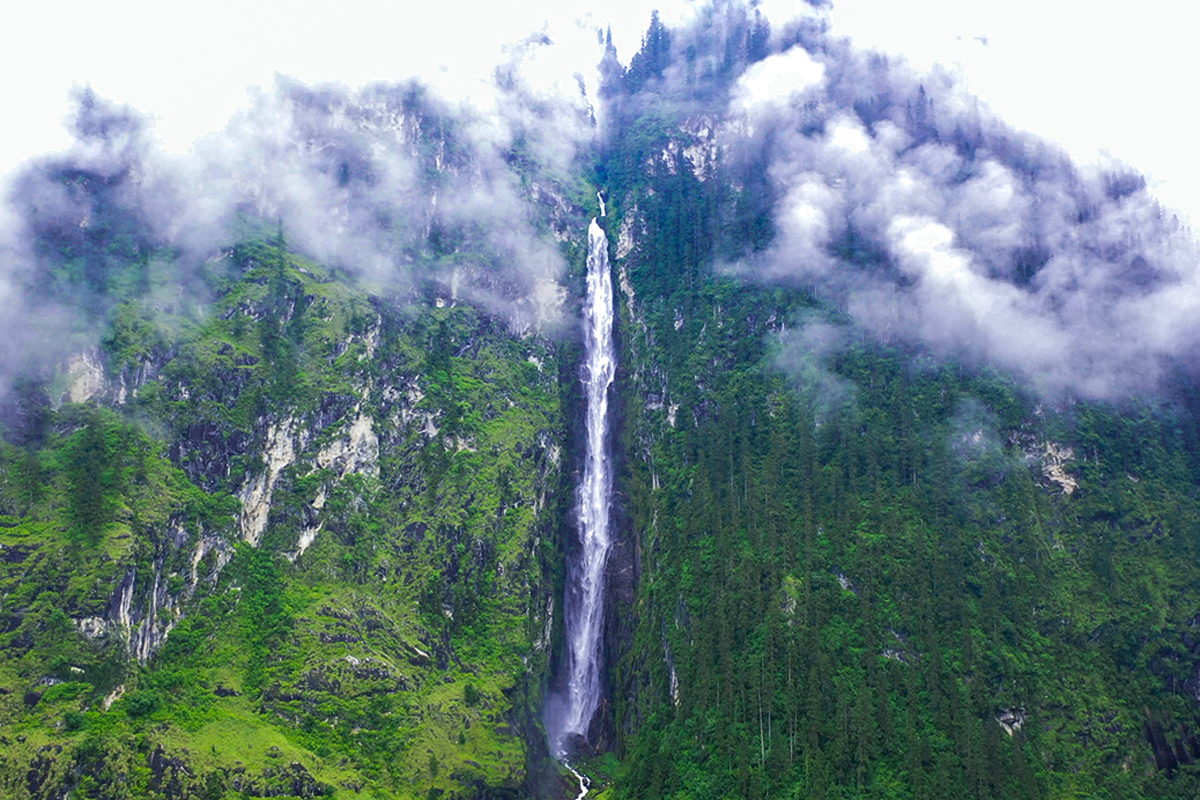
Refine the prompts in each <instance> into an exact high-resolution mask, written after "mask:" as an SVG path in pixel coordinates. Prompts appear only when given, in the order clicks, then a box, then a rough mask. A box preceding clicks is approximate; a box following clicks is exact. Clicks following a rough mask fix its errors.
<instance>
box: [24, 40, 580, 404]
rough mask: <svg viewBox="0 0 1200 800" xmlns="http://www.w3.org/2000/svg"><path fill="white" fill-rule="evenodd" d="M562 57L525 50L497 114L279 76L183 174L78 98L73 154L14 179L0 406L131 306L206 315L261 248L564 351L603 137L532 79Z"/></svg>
mask: <svg viewBox="0 0 1200 800" xmlns="http://www.w3.org/2000/svg"><path fill="white" fill-rule="evenodd" d="M550 46H552V42H550V41H549V40H548V39H546V38H545V37H544V36H542V37H535V38H534V39H531V40H529V41H527V42H523V43H521V45H520V46H518V47H514V48H513V49H511V50H510V52H509V54H508V55H509V60H508V62H507V63H505V64H502V65H500V66H499V67H498V68H497V70H496V72H495V80H494V82H495V92H494V95H493V96H494V106H493V107H492V108H490V109H489V110H488V111H486V112H485V111H481V110H479V109H478V108H475V107H473V106H471V105H470V104H468V103H466V102H461V103H450V102H448V101H446V100H444V99H443V98H441V97H439V96H438V95H437V94H436V93H435V92H434V91H433V90H432V89H430V88H429V87H428V86H426V85H425V84H423V83H421V82H420V81H417V80H410V81H404V82H396V83H378V84H373V85H369V86H366V87H363V88H361V89H350V88H347V87H345V86H341V85H337V84H323V85H308V84H304V83H302V82H300V81H296V80H293V79H290V78H287V77H284V76H279V77H277V79H276V82H275V85H274V86H273V87H272V88H271V89H270V90H266V91H258V92H256V93H255V94H254V96H253V97H252V101H251V103H250V106H249V108H247V109H246V110H244V111H242V112H239V113H238V114H237V115H235V116H234V117H233V118H232V119H231V120H229V122H228V123H227V125H226V126H225V127H224V128H223V129H222V130H221V131H219V132H218V133H215V134H212V135H209V136H207V137H205V138H203V139H201V140H200V141H198V142H197V143H196V144H195V145H194V147H193V148H192V150H191V152H189V153H188V154H186V155H182V156H181V155H174V154H170V153H168V152H165V151H164V150H162V149H161V148H160V147H159V146H158V145H157V143H156V140H155V138H154V136H153V130H152V123H151V120H150V118H149V117H148V116H147V115H146V114H143V113H141V112H140V111H138V110H135V109H132V108H130V107H128V106H125V105H122V104H120V103H119V102H114V101H111V100H108V99H105V98H102V97H99V96H98V95H97V94H96V93H95V92H93V91H92V90H91V89H90V88H82V87H81V88H77V89H76V90H75V92H74V98H73V103H74V109H73V111H72V114H71V117H70V118H69V120H68V123H67V124H68V129H69V131H70V133H71V136H72V145H71V146H70V147H69V148H68V149H67V150H66V151H64V152H62V153H59V154H55V155H52V156H46V157H42V158H38V159H34V160H32V161H29V162H27V163H26V164H24V165H23V166H22V167H21V168H20V169H18V170H16V171H15V173H14V174H13V176H12V177H11V179H10V180H9V181H8V184H7V186H6V187H5V190H6V192H5V198H4V203H3V204H2V205H0V314H3V316H4V318H5V319H6V320H8V321H9V323H10V327H11V329H12V330H13V335H12V336H10V337H9V338H8V339H7V340H6V343H5V344H4V345H3V346H0V387H3V388H0V392H3V391H5V390H6V389H7V388H8V387H9V386H10V384H11V382H12V380H13V378H14V377H15V376H16V375H18V374H22V373H31V372H32V373H38V374H41V375H42V376H43V377H45V376H46V375H47V374H50V373H52V372H53V371H54V369H55V368H56V367H57V366H59V365H61V364H62V363H63V361H64V359H66V358H67V357H68V356H69V355H71V354H73V353H78V352H80V351H81V350H82V349H85V348H88V347H92V346H95V345H96V344H97V343H98V342H99V340H100V337H101V335H102V331H103V329H104V327H105V324H106V321H107V313H108V311H109V309H110V308H111V307H112V306H113V305H114V304H115V303H117V302H120V301H122V300H125V299H130V298H136V299H138V300H139V302H142V303H144V304H147V305H149V306H151V307H153V308H155V309H157V310H165V311H168V312H170V313H191V314H203V313H204V305H205V302H206V301H210V300H211V299H212V298H211V297H209V296H208V294H209V291H208V289H207V288H206V286H205V283H204V280H203V277H202V273H203V271H204V269H205V264H206V262H209V261H211V260H212V259H214V258H217V257H220V256H221V255H222V254H223V253H226V252H228V249H229V248H230V247H231V246H232V245H233V244H235V243H236V242H237V241H238V240H239V239H241V238H244V237H245V236H246V235H248V232H249V234H250V235H255V234H254V233H253V232H254V231H258V232H259V233H258V234H257V235H267V232H269V233H270V234H275V233H276V232H279V233H282V235H283V236H284V237H285V239H286V242H287V246H288V247H289V248H290V249H292V250H295V251H298V252H300V253H303V254H304V255H306V256H308V257H311V258H312V259H314V260H316V261H318V262H320V263H323V264H326V265H328V266H330V267H331V268H333V269H335V270H337V271H339V272H341V273H342V274H344V275H345V276H347V277H348V278H349V279H350V280H352V281H355V282H357V283H359V284H360V285H362V286H363V287H364V288H366V289H368V290H370V291H373V292H376V293H378V294H380V295H382V296H385V297H389V298H392V299H393V300H394V301H395V302H398V303H400V304H402V305H405V304H421V303H425V302H430V301H432V300H433V299H434V298H435V297H436V298H440V299H441V300H442V301H444V302H446V303H450V304H453V303H459V302H461V303H471V304H474V305H477V306H479V307H481V308H483V309H484V310H486V311H487V312H489V313H491V314H494V315H496V316H498V317H500V318H501V319H503V320H505V321H506V322H507V324H508V326H509V327H510V329H511V330H512V331H513V332H514V333H516V334H524V333H527V332H530V331H534V330H537V331H542V332H544V333H549V334H554V333H556V332H558V331H559V330H561V328H562V326H563V324H564V323H565V322H566V320H567V319H568V318H569V317H570V316H571V314H572V313H573V312H572V311H571V310H570V309H568V307H567V305H566V290H565V288H564V286H563V285H562V282H561V279H562V277H563V274H564V269H565V260H564V256H563V250H562V247H561V242H563V241H565V240H566V239H568V238H569V237H571V236H576V235H578V236H581V235H582V234H581V230H582V228H581V226H580V224H579V220H578V219H576V217H579V216H581V214H582V211H581V210H580V209H578V208H576V207H575V205H574V203H573V199H574V197H575V196H576V195H577V194H578V193H577V192H575V190H574V188H573V180H574V178H573V175H575V174H579V173H580V172H582V170H581V169H580V168H579V167H578V164H577V163H576V162H577V159H578V158H579V156H580V153H581V152H582V150H583V148H585V147H586V145H587V143H588V142H589V140H590V139H591V138H592V136H593V131H594V124H593V121H592V120H593V117H592V113H591V107H590V105H589V100H588V98H587V97H586V95H585V94H584V92H583V88H582V85H581V84H574V86H575V88H576V89H577V91H576V92H575V93H564V92H547V91H546V90H544V89H538V88H535V87H534V86H532V85H531V84H530V83H529V82H528V81H527V80H526V79H525V77H524V74H523V71H522V67H523V63H524V61H525V60H526V59H528V58H531V57H534V56H536V54H537V52H538V50H539V49H542V48H545V47H550ZM576 227H580V231H576V230H574V228H576Z"/></svg>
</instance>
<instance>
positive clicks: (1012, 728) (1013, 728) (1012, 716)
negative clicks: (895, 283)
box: [996, 708, 1025, 736]
mask: <svg viewBox="0 0 1200 800" xmlns="http://www.w3.org/2000/svg"><path fill="white" fill-rule="evenodd" d="M996 721H997V722H999V723H1000V727H1001V728H1004V732H1005V733H1007V734H1008V735H1009V736H1012V735H1013V734H1014V733H1016V732H1017V731H1019V730H1021V726H1022V725H1024V724H1025V709H1023V708H1004V709H1001V710H1000V713H999V715H997V717H996Z"/></svg>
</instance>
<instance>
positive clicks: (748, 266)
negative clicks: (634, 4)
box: [618, 2, 1200, 400]
mask: <svg viewBox="0 0 1200 800" xmlns="http://www.w3.org/2000/svg"><path fill="white" fill-rule="evenodd" d="M706 8H707V11H706V12H705V13H700V14H697V20H696V21H695V22H694V23H693V24H692V25H691V26H684V27H680V28H674V29H669V30H666V32H665V34H662V33H660V34H659V35H657V36H656V37H650V38H649V39H648V46H647V47H646V48H644V50H643V56H642V57H643V58H644V59H650V60H653V61H654V64H653V65H652V67H653V69H650V70H643V72H648V73H649V77H646V78H641V77H639V82H637V83H636V84H633V85H631V82H630V80H629V78H628V76H625V77H624V78H623V80H624V87H625V92H624V95H623V96H622V97H620V98H619V100H618V103H619V104H623V106H624V107H625V108H627V109H633V110H637V109H643V110H644V109H650V108H655V109H666V110H667V113H669V114H670V115H671V117H672V119H673V120H674V122H675V124H677V125H678V126H679V127H680V129H681V130H682V131H684V134H683V135H684V136H685V137H686V136H689V135H692V132H695V131H711V132H712V139H713V141H715V142H716V146H717V149H718V150H719V153H720V162H721V172H720V174H719V176H718V177H717V178H716V180H718V181H722V182H724V183H725V184H726V185H728V186H731V187H733V191H734V192H737V191H740V190H741V187H744V186H746V185H750V183H751V181H752V179H753V176H754V175H755V174H758V175H760V176H761V177H762V178H763V180H761V181H759V183H761V184H762V185H765V186H766V187H768V190H769V198H767V199H766V200H764V201H763V202H764V203H766V204H767V206H768V208H769V217H770V223H771V226H772V235H771V238H770V241H769V244H768V245H767V246H766V247H765V248H763V249H760V250H758V251H756V252H751V253H747V252H744V249H743V252H742V254H741V255H740V256H739V255H735V256H733V257H729V256H728V255H727V256H725V257H723V258H722V259H721V262H720V263H718V264H717V268H718V270H719V271H722V272H724V273H726V274H730V275H734V276H737V277H738V278H740V279H742V280H746V281H750V282H757V283H764V284H787V285H794V286H801V287H804V288H806V289H807V290H809V291H810V292H811V293H812V294H813V295H815V297H816V298H817V299H818V300H819V301H820V302H821V303H823V305H824V306H825V307H826V308H827V309H828V310H829V311H830V312H831V314H832V316H831V318H832V319H838V320H840V321H841V323H842V324H844V325H848V326H852V327H855V328H857V329H859V331H860V332H864V331H865V332H866V333H868V334H870V335H871V336H873V337H875V338H876V339H878V340H879V341H882V342H892V343H907V344H911V345H913V346H916V347H918V348H920V349H922V350H924V351H926V352H927V353H929V354H931V355H933V356H935V357H938V358H953V359H960V360H962V361H965V362H968V363H981V362H986V363H989V364H991V365H993V366H996V367H998V368H1000V369H1003V370H1005V371H1007V372H1009V373H1011V374H1013V375H1015V376H1017V377H1018V378H1019V379H1020V380H1021V381H1022V382H1023V383H1025V385H1026V386H1028V387H1029V388H1030V389H1031V390H1033V391H1034V392H1036V393H1039V394H1041V395H1044V396H1048V397H1050V396H1060V395H1063V394H1070V395H1073V396H1078V397H1084V398H1091V399H1105V400H1115V399H1119V398H1125V397H1130V396H1135V395H1142V394H1146V393H1150V392H1153V391H1155V389H1156V388H1157V387H1158V386H1160V385H1161V382H1162V380H1163V379H1164V377H1165V376H1167V375H1168V374H1171V373H1172V372H1173V371H1174V370H1177V369H1179V368H1181V367H1182V368H1184V369H1187V370H1194V368H1195V367H1196V366H1197V364H1196V363H1195V359H1196V356H1195V355H1194V352H1195V350H1196V348H1195V345H1196V343H1197V339H1198V336H1200V330H1198V328H1197V321H1196V320H1197V311H1198V310H1200V285H1198V273H1197V248H1196V243H1195V240H1194V237H1193V234H1192V232H1191V231H1190V230H1189V229H1188V228H1187V227H1186V226H1185V225H1184V224H1183V223H1182V222H1180V221H1179V220H1178V218H1177V217H1175V216H1174V215H1173V214H1171V213H1170V212H1169V211H1168V210H1166V209H1164V208H1162V207H1160V206H1159V205H1158V203H1157V202H1156V201H1155V200H1154V198H1153V197H1152V196H1151V195H1150V193H1149V191H1148V190H1147V186H1146V180H1145V178H1144V177H1143V176H1141V175H1139V174H1138V173H1137V172H1136V171H1134V170H1132V169H1130V168H1129V167H1127V166H1125V165H1123V164H1121V163H1119V162H1115V161H1113V162H1111V163H1109V164H1108V165H1106V166H1104V167H1088V168H1083V167H1080V166H1077V165H1076V164H1074V163H1073V162H1072V161H1071V159H1070V158H1069V157H1068V156H1067V155H1066V153H1065V152H1064V151H1062V150H1061V149H1060V148H1058V147H1057V146H1055V145H1053V144H1052V143H1049V142H1047V141H1044V140H1041V139H1039V138H1038V137H1037V136H1035V135H1033V134H1030V133H1026V132H1022V131H1018V130H1015V129H1013V128H1012V127H1010V126H1008V125H1007V124H1006V123H1005V122H1004V121H1003V120H1002V119H1000V118H998V117H997V116H996V115H995V114H994V113H993V112H992V111H991V110H990V109H989V108H988V106H987V105H986V104H985V103H984V102H983V101H981V100H980V99H979V98H977V97H975V96H973V95H971V94H970V93H969V92H968V91H967V90H966V89H965V88H964V87H963V86H962V85H961V84H960V83H959V82H958V81H957V80H956V79H955V78H954V77H953V76H952V75H951V74H950V73H948V72H946V71H943V70H941V69H939V68H937V67H935V68H934V69H933V70H932V71H931V72H929V73H925V74H918V73H917V72H916V71H915V70H913V69H911V68H910V67H909V66H908V65H907V64H906V63H904V62H903V61H902V60H898V59H889V58H887V57H885V56H882V55H880V54H878V53H873V52H870V51H861V50H858V49H855V48H854V47H853V46H852V45H851V44H850V43H849V42H848V41H847V40H845V39H840V38H837V37H835V36H833V35H831V34H830V33H829V31H828V28H827V25H826V24H825V22H824V20H823V19H822V18H821V17H820V16H819V15H815V16H812V15H810V16H809V17H807V18H804V19H802V20H798V21H794V22H793V23H791V24H789V25H788V26H786V27H784V28H782V29H779V30H772V31H770V33H769V35H767V36H764V32H763V31H762V28H761V21H760V20H758V19H757V17H756V12H754V11H753V10H752V9H750V8H748V7H746V6H743V5H741V4H739V3H722V2H717V3H713V4H711V5H710V6H706ZM651 39H652V40H653V41H651ZM696 141H697V142H699V141H701V139H697V140H696ZM687 144H689V143H685V146H686V145H687ZM681 163H682V162H681ZM693 167H695V165H694V164H693ZM696 174H697V177H698V179H700V180H704V179H705V178H704V175H703V174H701V171H698V170H697V171H696ZM759 183H756V184H754V185H759ZM830 338H831V337H829V336H828V335H826V334H824V333H823V334H822V336H821V341H822V342H827V341H829V340H830ZM806 346H807V344H806V343H805V337H803V336H796V337H793V339H792V343H791V344H790V345H788V347H791V348H796V347H806ZM786 350H787V347H785V352H784V354H783V355H782V356H781V361H782V363H785V364H793V365H804V364H812V363H814V362H813V359H812V358H811V357H809V356H805V355H800V354H795V355H794V354H789V353H788V352H786ZM822 352H825V349H824V346H823V349H822ZM806 370H808V371H811V370H809V368H808V367H803V368H802V369H801V370H800V371H801V372H804V371H806Z"/></svg>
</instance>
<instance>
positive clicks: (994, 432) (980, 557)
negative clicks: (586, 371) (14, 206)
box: [603, 114, 1200, 800]
mask: <svg viewBox="0 0 1200 800" xmlns="http://www.w3.org/2000/svg"><path fill="white" fill-rule="evenodd" d="M628 123H629V124H627V125H624V126H622V127H621V128H620V131H621V135H620V136H619V137H618V138H617V140H616V141H615V142H614V143H613V144H612V148H613V150H612V152H609V153H607V154H606V155H605V159H606V162H607V163H610V164H614V165H623V164H629V165H634V164H636V165H638V169H636V170H635V169H629V170H614V171H612V172H610V176H614V177H615V178H616V179H617V182H616V183H615V184H614V185H612V186H611V187H610V189H611V192H612V195H613V197H614V198H618V199H614V201H613V203H612V204H611V206H610V208H614V209H616V211H615V216H610V230H617V229H618V227H617V226H622V227H624V228H627V229H628V230H633V231H639V237H638V239H637V240H636V242H635V245H636V247H635V249H634V250H633V251H632V252H631V253H630V255H629V256H628V258H627V259H626V260H625V261H623V262H618V264H617V266H616V268H617V269H618V270H622V271H624V273H625V275H626V276H627V279H628V282H629V285H630V286H631V287H632V289H633V290H634V296H635V298H636V299H635V302H634V304H632V305H630V304H628V303H626V304H625V306H624V307H623V309H622V317H621V336H620V341H621V342H622V343H623V345H624V349H623V352H622V353H621V358H620V363H621V364H622V368H623V373H622V374H621V375H620V376H619V378H618V382H619V385H620V387H621V398H622V402H621V407H622V409H623V420H624V427H623V430H622V432H621V437H622V438H621V448H620V449H621V451H622V454H623V456H622V463H623V466H624V469H623V473H622V475H621V479H620V485H621V489H620V491H621V493H622V495H623V496H624V497H625V498H627V500H626V501H625V507H626V509H627V510H628V513H629V517H630V520H629V523H628V527H627V528H626V531H625V537H626V539H627V540H628V545H627V547H625V548H624V549H623V551H624V552H636V553H637V554H638V560H637V561H631V562H630V563H628V564H626V563H622V564H619V565H618V569H634V568H640V576H639V580H638V582H637V584H636V586H635V587H634V588H633V589H632V590H629V593H628V594H627V595H625V596H618V597H617V604H616V615H617V620H616V622H615V623H614V624H615V627H616V629H617V633H616V634H615V635H614V636H613V637H612V638H610V647H611V650H610V657H611V659H612V661H613V662H614V666H613V669H612V670H611V677H610V692H611V696H612V702H613V707H614V720H613V729H614V731H615V739H616V744H615V751H616V754H617V755H618V756H619V758H620V759H621V762H622V763H621V767H620V769H619V770H618V774H617V777H616V782H615V786H614V787H613V788H612V789H611V790H610V793H607V794H605V795H603V796H605V797H609V796H615V797H623V798H664V797H675V798H688V797H694V798H700V797H747V798H760V797H761V798H768V797H769V798H785V797H788V798H790V797H806V798H807V797H812V798H826V797H846V798H848V797H856V798H857V797H862V798H866V797H872V798H905V799H906V800H907V798H941V797H954V796H963V797H979V798H986V797H997V798H998V797H1006V798H1008V797H1024V798H1067V797H1109V798H1118V797H1126V798H1134V797H1138V798H1140V797H1179V798H1182V797H1193V796H1195V794H1196V792H1197V786H1200V772H1198V771H1197V767H1196V766H1194V765H1193V763H1192V762H1193V760H1194V759H1195V758H1197V757H1198V756H1200V741H1197V739H1196V738H1195V737H1194V736H1193V733H1192V732H1193V731H1194V730H1196V726H1197V721H1198V720H1200V706H1198V705H1197V702H1196V699H1195V688H1196V685H1197V684H1196V681H1195V677H1194V676H1195V675H1196V670H1197V667H1198V666H1200V659H1197V657H1196V656H1195V647H1196V638H1195V635H1194V633H1193V630H1194V629H1193V626H1194V623H1195V619H1196V615H1197V613H1198V612H1200V593H1198V591H1197V587H1198V586H1200V567H1198V563H1200V562H1198V560H1197V555H1198V550H1200V516H1198V514H1197V510H1196V508H1197V499H1198V491H1197V477H1200V457H1198V456H1197V453H1200V442H1198V441H1197V434H1196V428H1195V424H1194V420H1195V419H1196V418H1197V417H1196V413H1197V411H1200V407H1197V405H1196V403H1195V402H1194V398H1192V397H1190V396H1188V393H1187V391H1186V390H1180V391H1179V392H1178V393H1177V396H1176V397H1175V398H1174V399H1172V400H1169V401H1163V402H1161V403H1154V404H1150V403H1143V404H1132V403H1131V404H1130V405H1128V406H1127V407H1122V408H1114V407H1107V406H1102V405H1097V404H1089V403H1076V402H1070V401H1066V400H1064V401H1062V402H1061V403H1059V404H1057V405H1055V404H1053V403H1049V402H1039V401H1038V400H1037V399H1036V398H1034V397H1032V396H1030V395H1028V394H1026V393H1024V392H1023V391H1022V389H1021V388H1020V387H1019V386H1018V385H1016V384H1015V383H1014V382H1013V381H1012V380H1010V379H1008V378H1006V377H1004V376H999V375H995V374H992V373H990V372H988V371H987V370H986V369H978V368H975V369H968V368H965V367H961V366H959V365H958V364H954V363H952V362H943V363H936V362H931V361H930V359H929V358H928V357H926V356H923V354H921V353H920V352H916V351H913V350H908V349H904V348H899V347H896V346H894V345H889V344H887V343H881V342H880V341H878V340H877V339H868V338H863V337H857V338H856V337H855V336H854V335H848V336H847V337H846V339H845V341H843V342H841V343H840V344H839V345H838V346H837V347H828V346H826V347H823V348H820V347H818V345H817V343H816V342H814V343H813V344H812V345H811V346H809V345H806V344H805V342H806V341H807V340H806V339H805V337H804V335H803V333H802V332H803V331H805V330H807V329H808V327H809V326H811V325H814V324H819V323H821V322H822V321H830V322H833V323H838V322H840V321H841V319H840V317H839V314H838V311H837V309H834V308H820V307H817V306H816V304H815V301H814V300H812V299H811V298H810V297H808V296H807V295H806V294H805V293H804V292H802V291H799V290H783V289H764V288H752V287H749V286H747V285H745V284H743V283H739V282H736V281H734V280H731V279H729V278H723V277H720V276H717V275H714V274H713V270H712V265H713V264H714V263H716V262H718V261H721V260H728V259H732V258H736V257H737V256H738V255H739V254H741V253H746V252H751V251H753V250H755V249H757V248H758V247H760V246H761V243H762V242H763V241H765V239H763V238H761V237H762V236H764V235H765V236H767V237H769V231H770V218H769V216H768V215H767V213H766V210H767V207H766V206H763V205H761V203H760V201H759V200H758V199H756V198H755V197H754V196H753V193H749V192H747V191H745V188H744V187H747V186H753V185H755V184H756V182H758V183H759V184H760V185H761V184H762V182H763V181H764V176H763V175H761V174H756V173H755V170H756V169H759V167H756V166H755V165H741V166H740V167H738V169H739V170H743V171H740V172H737V173H736V174H733V173H728V174H726V173H721V172H718V173H717V174H716V175H714V176H712V177H710V178H709V179H708V180H707V181H702V180H700V178H699V177H697V175H696V174H695V173H694V172H693V170H692V169H690V168H689V167H688V165H687V163H686V162H684V161H683V160H682V159H677V160H675V161H674V162H670V163H669V159H670V153H671V152H680V151H682V149H683V148H685V147H688V146H690V145H691V144H692V140H691V139H690V138H689V136H690V135H691V134H689V133H687V132H685V131H683V130H680V128H679V127H677V126H676V125H674V124H673V123H672V121H671V120H670V119H667V118H664V117H662V116H661V114H660V115H659V116H656V117H652V116H646V117H639V118H637V119H633V120H629V121H628ZM692 124H694V121H693V123H692ZM727 169H729V170H732V169H733V168H732V167H727ZM721 221H728V222H727V223H726V222H721ZM626 299H627V298H626ZM797 332H800V333H799V335H798V333H797ZM1183 385H1186V382H1183ZM620 552H622V548H618V553H620ZM618 557H619V556H618ZM1151 740H1154V742H1155V745H1154V746H1152V744H1151Z"/></svg>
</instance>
